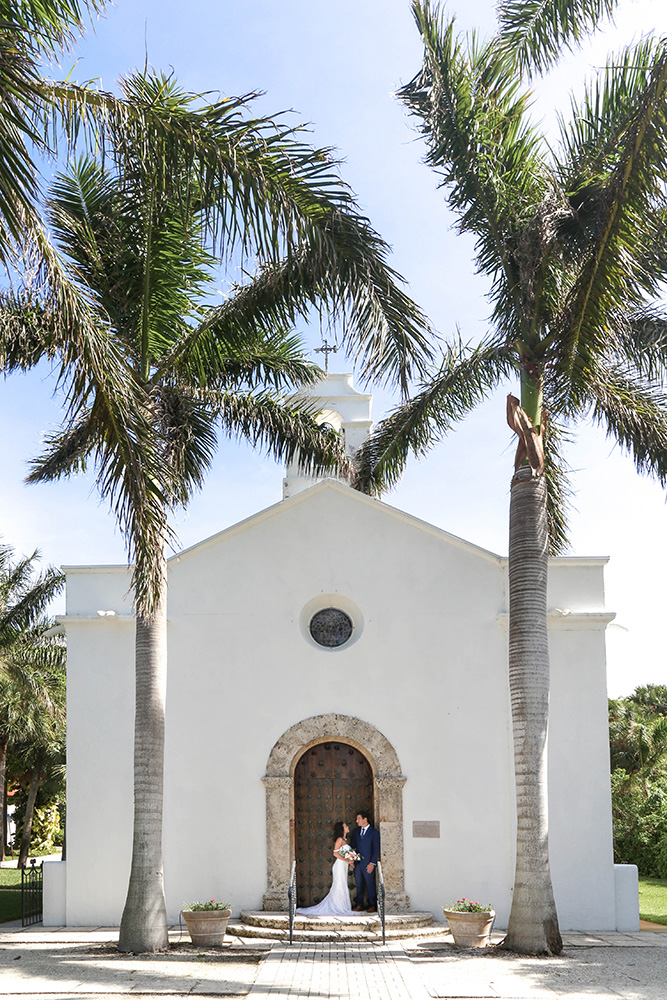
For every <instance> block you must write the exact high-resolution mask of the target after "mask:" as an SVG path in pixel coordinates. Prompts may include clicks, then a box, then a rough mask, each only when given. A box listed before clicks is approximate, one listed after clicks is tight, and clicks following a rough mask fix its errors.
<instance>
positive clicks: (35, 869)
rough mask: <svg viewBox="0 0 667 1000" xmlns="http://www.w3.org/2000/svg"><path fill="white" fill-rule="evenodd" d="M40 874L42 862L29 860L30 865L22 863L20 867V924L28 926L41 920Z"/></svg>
mask: <svg viewBox="0 0 667 1000" xmlns="http://www.w3.org/2000/svg"><path fill="white" fill-rule="evenodd" d="M42 875H43V862H42V863H41V864H39V865H37V864H35V859H34V858H32V860H31V861H30V867H29V868H26V866H25V865H23V867H22V869H21V926H22V927H30V926H31V925H32V924H41V922H42V900H43V892H42V885H43V882H42Z"/></svg>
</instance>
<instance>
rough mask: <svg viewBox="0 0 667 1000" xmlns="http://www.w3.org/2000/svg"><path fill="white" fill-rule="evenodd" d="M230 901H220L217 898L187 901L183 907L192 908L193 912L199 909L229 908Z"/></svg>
mask: <svg viewBox="0 0 667 1000" xmlns="http://www.w3.org/2000/svg"><path fill="white" fill-rule="evenodd" d="M231 908H232V904H231V903H221V902H220V901H219V900H217V899H207V900H203V901H202V900H197V902H196V903H187V904H186V905H185V906H184V907H183V909H184V910H193V911H194V912H195V913H198V912H200V911H201V910H231Z"/></svg>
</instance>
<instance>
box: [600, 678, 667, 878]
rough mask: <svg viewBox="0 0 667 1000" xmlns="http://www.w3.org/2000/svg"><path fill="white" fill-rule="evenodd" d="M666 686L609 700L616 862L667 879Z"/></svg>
mask: <svg viewBox="0 0 667 1000" xmlns="http://www.w3.org/2000/svg"><path fill="white" fill-rule="evenodd" d="M664 695H665V689H664V686H663V685H650V684H649V685H645V686H641V687H637V688H636V689H635V691H634V692H633V693H632V694H631V695H629V696H628V697H627V698H619V699H617V700H613V699H610V701H609V744H610V751H611V802H612V816H613V822H614V860H615V861H616V862H617V863H618V864H633V865H637V867H638V868H639V873H640V874H641V875H655V876H658V877H662V878H665V877H667V718H665V716H664V715H663V714H662V710H663V709H664V703H665V698H664Z"/></svg>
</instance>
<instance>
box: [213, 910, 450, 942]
mask: <svg viewBox="0 0 667 1000" xmlns="http://www.w3.org/2000/svg"><path fill="white" fill-rule="evenodd" d="M385 931H386V934H385V936H386V939H387V940H393V941H397V940H403V939H412V940H417V939H430V938H436V937H437V938H443V937H445V936H446V935H447V934H448V933H449V930H448V927H447V924H445V923H440V922H437V921H435V920H434V919H433V914H432V913H400V914H389V915H388V916H387V918H386V922H385ZM228 933H229V934H234V935H236V936H237V937H239V938H252V939H264V940H267V941H285V940H287V939H288V938H289V917H288V915H287V914H286V913H266V912H264V911H254V912H253V911H245V912H243V913H241V918H240V920H232V921H230V923H229V930H228ZM293 938H294V940H295V941H312V942H318V941H378V940H381V939H382V924H381V921H380V919H379V917H378V916H377V915H376V914H373V915H372V916H371V915H362V914H360V915H359V916H358V917H356V916H355V917H303V916H297V917H296V919H295V923H294V935H293Z"/></svg>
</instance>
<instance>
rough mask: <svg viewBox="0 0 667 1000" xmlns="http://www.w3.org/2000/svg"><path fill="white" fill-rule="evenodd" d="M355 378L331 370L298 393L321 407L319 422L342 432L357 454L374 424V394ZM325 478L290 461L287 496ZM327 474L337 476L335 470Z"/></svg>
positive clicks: (349, 449) (285, 482)
mask: <svg viewBox="0 0 667 1000" xmlns="http://www.w3.org/2000/svg"><path fill="white" fill-rule="evenodd" d="M352 380H353V375H352V374H335V373H333V372H327V374H326V375H325V376H324V378H323V379H322V380H321V381H320V382H316V383H315V385H311V386H308V388H306V389H303V390H301V391H300V392H299V395H298V398H299V399H304V400H307V401H308V402H309V403H312V404H313V406H314V407H315V408H316V410H319V413H318V415H317V417H316V419H317V422H318V423H319V424H329V425H330V426H331V427H333V428H334V430H336V431H338V432H339V433H342V435H343V438H344V441H345V451H346V452H347V454H348V455H354V453H355V451H356V450H357V448H359V447H360V445H361V444H363V442H364V441H365V440H366V438H367V437H368V435H369V434H370V431H371V427H372V426H373V422H372V420H371V402H372V399H373V396H372V394H371V393H366V392H359V391H358V390H357V389H355V388H354V386H353V385H352ZM324 478H325V477H324V476H307V475H304V474H303V471H302V469H301V468H300V467H299V464H298V462H290V464H289V465H288V466H287V469H286V470H285V478H284V479H283V500H287V498H288V497H293V496H294V494H295V493H300V492H301V491H302V490H306V489H308V487H309V486H313V485H314V484H315V483H317V482H319V481H320V480H321V479H324ZM327 478H335V477H334V476H333V473H331V474H330V475H329V476H328V477H327Z"/></svg>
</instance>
